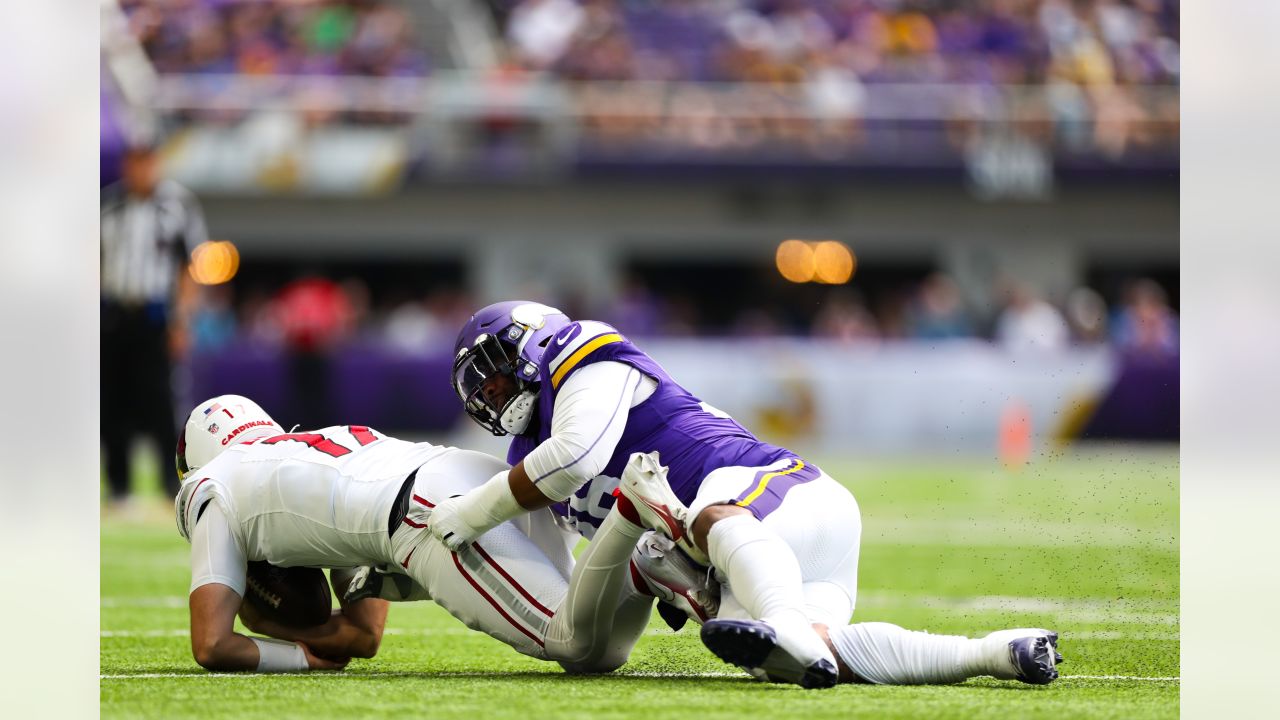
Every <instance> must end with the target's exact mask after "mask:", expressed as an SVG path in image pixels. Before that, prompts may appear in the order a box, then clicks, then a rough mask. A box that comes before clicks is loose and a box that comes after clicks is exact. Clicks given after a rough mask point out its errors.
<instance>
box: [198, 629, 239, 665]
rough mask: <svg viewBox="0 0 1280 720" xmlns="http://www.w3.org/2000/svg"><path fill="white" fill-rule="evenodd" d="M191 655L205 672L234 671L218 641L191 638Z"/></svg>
mask: <svg viewBox="0 0 1280 720" xmlns="http://www.w3.org/2000/svg"><path fill="white" fill-rule="evenodd" d="M191 655H192V656H193V657H194V658H195V660H196V664H197V665H199V666H200V667H202V668H204V669H205V670H211V671H214V672H218V671H226V670H232V669H234V668H231V667H230V666H229V664H228V659H227V657H226V654H225V653H223V652H222V650H221V647H220V643H219V642H218V641H217V640H216V639H209V638H199V639H198V638H195V637H193V638H191Z"/></svg>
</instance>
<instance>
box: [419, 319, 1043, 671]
mask: <svg viewBox="0 0 1280 720" xmlns="http://www.w3.org/2000/svg"><path fill="white" fill-rule="evenodd" d="M453 385H454V389H455V390H456V391H457V393H458V396H459V398H460V399H461V400H462V402H463V404H464V407H465V409H466V411H467V413H468V415H470V416H471V417H472V419H473V420H475V421H476V422H477V423H479V424H480V425H481V426H483V427H485V428H487V429H488V430H489V431H490V432H492V433H494V434H495V435H511V436H513V437H512V442H511V446H510V449H509V452H508V461H509V462H510V463H511V465H512V466H513V467H512V468H511V470H510V471H509V472H508V471H503V472H501V473H498V474H497V475H495V476H494V477H493V478H492V479H491V480H490V481H489V482H488V483H486V484H485V485H482V486H481V487H479V488H476V489H475V490H473V491H471V492H468V493H467V494H466V495H463V496H459V497H455V498H451V499H450V500H447V501H445V502H443V503H441V504H440V505H439V506H438V507H437V508H436V509H435V512H434V515H433V516H432V519H431V521H430V531H431V532H432V533H433V534H434V535H436V536H437V537H439V538H440V539H441V540H442V541H443V542H444V543H445V544H446V545H448V546H450V547H454V548H456V547H461V546H463V545H466V544H467V543H469V542H470V541H471V540H472V539H474V538H475V537H477V536H478V535H480V534H482V533H483V532H485V531H486V530H488V529H489V528H492V527H495V526H496V525H498V524H500V523H502V522H505V521H506V520H509V519H511V518H513V517H516V516H518V515H520V514H522V513H524V512H528V511H530V510H533V509H537V508H541V507H546V506H548V505H552V506H553V507H554V508H555V509H556V510H557V511H558V512H559V513H560V515H561V516H563V517H564V518H566V519H567V520H568V521H569V522H570V523H572V524H573V525H574V526H575V527H576V528H577V529H578V531H579V532H580V533H581V534H582V535H583V536H585V537H587V538H588V539H590V538H591V537H592V536H593V534H594V532H595V529H596V528H597V527H599V525H600V523H601V522H602V521H603V519H604V518H605V517H606V516H607V515H608V513H609V510H610V508H611V507H612V506H613V504H614V499H615V498H614V496H615V493H619V492H620V493H621V494H623V495H625V496H626V497H627V498H628V500H630V501H631V503H632V504H633V505H634V506H635V509H636V511H637V512H638V514H639V516H640V520H641V522H643V523H644V524H646V525H648V526H649V527H651V528H653V529H654V530H656V531H659V532H661V533H663V534H664V535H666V536H667V537H669V538H670V539H671V540H673V541H675V543H676V546H677V547H678V548H679V549H680V550H682V551H683V552H684V553H686V554H687V555H688V556H689V557H690V558H692V559H694V560H695V561H698V562H700V563H702V564H704V565H710V566H711V567H713V568H714V569H715V577H716V579H717V580H719V581H720V582H721V583H722V593H721V601H720V605H719V608H718V612H717V615H716V618H715V619H712V620H708V621H707V622H705V623H704V624H703V628H702V639H703V642H704V644H706V645H707V647H708V648H709V649H710V650H711V651H712V652H714V653H715V654H716V655H717V656H719V657H720V658H722V659H724V660H726V661H728V662H731V663H733V664H735V665H739V666H741V667H743V668H744V669H746V670H747V671H748V672H750V673H751V674H753V675H754V676H756V677H758V678H762V679H764V678H768V679H772V680H775V681H784V682H791V683H795V684H798V685H801V686H804V687H813V688H818V687H829V686H831V685H834V684H835V683H836V682H838V681H841V680H843V681H859V682H873V683H922V682H957V681H960V680H963V679H965V678H967V677H972V676H976V675H994V676H995V677H1000V678H1007V679H1015V678H1016V679H1020V680H1023V681H1025V682H1032V683H1044V682H1050V681H1052V680H1053V679H1054V678H1056V677H1057V671H1056V669H1055V667H1054V665H1055V662H1056V660H1057V659H1058V657H1057V654H1056V647H1055V645H1056V642H1057V635H1056V634H1054V633H1051V632H1049V631H1046V630H1039V629H1026V630H1006V631H1000V632H997V633H992V634H991V635H988V636H987V637H985V638H981V639H969V638H964V637H952V636H938V635H928V634H926V633H915V632H910V631H907V630H904V629H902V628H899V627H897V626H894V625H889V624H887V623H860V624H856V625H848V622H849V619H850V617H851V616H852V614H853V608H854V600H855V598H856V589H857V563H858V545H859V540H860V535H861V520H860V516H859V512H858V506H857V503H856V502H855V501H854V498H853V496H852V495H851V494H850V493H849V491H848V490H847V489H845V488H844V487H843V486H842V485H840V484H839V483H838V482H836V481H835V480H833V479H832V478H831V477H830V476H828V475H827V474H826V473H824V472H823V471H822V470H820V469H819V468H817V467H815V466H814V465H812V464H811V463H809V462H807V461H806V460H804V459H803V458H801V457H799V456H798V455H796V454H795V453H792V452H790V451H788V450H786V449H784V448H780V447H777V446H775V445H771V444H769V443H765V442H762V441H760V440H759V439H757V438H756V437H755V436H754V435H752V434H751V433H750V432H749V431H748V430H747V429H746V428H744V427H742V426H741V425H739V424H738V423H737V422H735V421H734V420H733V419H732V418H730V417H729V416H727V415H725V414H724V413H722V412H720V411H719V410H716V409H715V408H714V407H711V406H709V405H707V404H706V403H704V402H702V401H701V400H699V399H698V398H697V397H694V396H693V395H692V394H691V393H689V392H688V391H687V390H685V389H684V388H683V387H681V386H680V385H679V384H678V383H677V382H676V381H675V380H674V379H672V378H671V377H670V376H669V375H667V373H666V371H665V370H663V369H662V367H661V366H659V365H658V363H656V362H654V360H653V359H652V358H650V357H649V356H648V355H646V354H645V353H644V352H643V351H641V350H640V349H639V348H637V347H636V346H635V345H633V344H632V343H631V342H630V341H628V340H627V339H626V338H625V337H624V336H623V335H622V334H621V333H619V332H618V331H617V330H616V329H615V328H613V327H611V326H609V325H606V324H605V323H600V322H595V321H589V320H584V321H578V322H573V321H571V320H570V319H569V318H568V317H567V316H565V315H564V314H563V313H561V312H560V311H559V310H556V309H555V308H551V307H548V306H546V305H541V304H538V303H533V302H525V301H509V302H503V303H496V304H494V305H490V306H488V307H485V308H482V309H481V310H479V311H478V312H477V313H476V314H475V315H474V316H472V318H471V319H470V320H469V321H468V323H467V324H466V326H465V327H463V329H462V332H461V333H460V334H459V336H458V342H457V345H456V347H455V361H454V370H453ZM637 455H639V456H641V457H639V458H637V457H635V456H637ZM695 619H700V618H695Z"/></svg>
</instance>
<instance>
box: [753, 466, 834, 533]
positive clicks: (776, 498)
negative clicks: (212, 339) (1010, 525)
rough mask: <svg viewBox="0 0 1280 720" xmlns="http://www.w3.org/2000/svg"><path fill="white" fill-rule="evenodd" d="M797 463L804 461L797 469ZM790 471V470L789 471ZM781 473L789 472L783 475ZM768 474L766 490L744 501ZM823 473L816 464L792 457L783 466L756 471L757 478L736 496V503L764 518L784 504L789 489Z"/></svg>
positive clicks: (758, 487)
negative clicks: (749, 500)
mask: <svg viewBox="0 0 1280 720" xmlns="http://www.w3.org/2000/svg"><path fill="white" fill-rule="evenodd" d="M797 463H803V465H804V467H802V468H800V469H799V470H795V469H794V468H795V467H796V464H797ZM788 471H790V472H788ZM780 473H787V474H785V475H782V474H780ZM766 475H772V476H773V477H770V478H769V480H768V484H766V485H765V488H764V492H762V493H760V494H759V495H756V496H755V498H754V499H752V500H751V502H749V503H744V501H745V500H746V498H747V497H749V496H751V495H752V493H755V492H756V491H757V490H759V489H760V483H761V481H763V480H764V477H765V476H766ZM820 475H822V471H821V470H819V469H818V468H817V467H816V466H814V465H810V464H809V463H806V462H804V461H803V460H801V459H800V458H791V460H790V461H789V462H788V463H787V464H786V465H784V466H782V467H781V468H777V469H773V470H761V471H760V472H758V473H756V476H755V479H753V480H752V481H751V484H750V485H748V486H747V489H746V490H743V491H742V494H741V495H739V496H738V497H736V498H734V504H735V505H738V506H739V507H744V508H746V509H748V510H750V511H751V514H752V515H755V516H756V519H757V520H763V519H765V517H766V516H767V515H768V514H769V513H771V512H773V511H774V510H777V509H778V508H779V507H780V506H781V505H782V500H783V498H784V497H785V496H786V494H787V491H789V490H790V489H791V488H793V487H795V486H796V485H800V484H801V483H807V482H809V481H810V480H817V479H818V477H819V476H820Z"/></svg>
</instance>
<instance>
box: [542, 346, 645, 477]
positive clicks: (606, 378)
mask: <svg viewBox="0 0 1280 720" xmlns="http://www.w3.org/2000/svg"><path fill="white" fill-rule="evenodd" d="M641 379H642V376H641V374H640V372H639V371H637V370H636V369H635V368H633V367H631V366H629V365H625V364H623V363H618V362H599V363H592V364H591V365H589V366H587V367H586V368H583V369H582V371H581V372H577V373H575V374H574V375H573V376H572V377H570V378H569V379H568V380H566V381H565V383H564V386H563V391H562V392H560V393H559V395H557V396H556V399H555V411H554V413H553V415H552V423H551V436H550V437H549V438H547V439H546V440H545V441H543V442H542V444H540V445H539V446H538V447H537V448H536V449H534V450H533V451H532V452H530V453H529V454H528V455H527V456H526V457H525V458H524V466H525V470H526V471H527V472H528V474H529V478H530V479H531V480H532V481H533V483H534V484H535V485H537V486H538V487H539V488H540V489H541V490H542V491H543V493H544V494H546V495H547V497H550V498H551V499H553V500H562V499H564V498H565V497H566V496H568V495H571V494H573V493H574V492H575V491H576V490H577V489H578V488H579V487H581V486H582V485H583V484H584V483H586V482H588V481H590V480H591V479H592V478H594V477H595V476H596V475H599V474H600V473H601V472H602V471H603V470H604V468H605V466H606V465H607V464H608V463H609V460H610V458H612V457H613V454H614V451H615V450H616V449H617V447H618V441H619V440H620V439H621V438H622V433H623V430H625V428H626V425H627V417H628V414H629V413H630V411H631V406H632V404H633V400H634V398H635V394H636V390H637V388H638V386H639V384H640V381H641Z"/></svg>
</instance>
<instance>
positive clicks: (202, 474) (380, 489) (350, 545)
mask: <svg viewBox="0 0 1280 720" xmlns="http://www.w3.org/2000/svg"><path fill="white" fill-rule="evenodd" d="M464 452H465V451H462V450H458V449H456V448H449V447H441V446H436V445H431V444H429V443H410V442H406V441H403V440H397V439H395V438H391V437H387V436H385V435H382V434H381V433H378V432H376V431H374V430H371V429H369V428H367V427H362V426H335V427H328V428H324V429H321V430H317V431H313V432H308V433H288V434H284V435H275V436H271V437H265V438H259V439H257V440H253V441H251V442H248V443H245V444H240V445H236V446H234V447H231V448H228V449H227V450H226V451H224V452H223V453H222V454H220V455H219V456H218V457H217V458H215V459H214V460H213V461H211V462H209V463H208V464H207V465H206V466H204V467H202V468H200V469H199V470H198V471H197V472H195V473H193V474H192V476H191V478H190V479H188V480H187V481H186V482H185V483H184V486H186V487H190V488H191V490H190V491H189V492H188V491H187V490H186V487H184V488H183V491H182V492H180V494H179V506H178V508H177V511H178V526H179V529H180V530H181V531H182V532H183V534H184V535H187V534H188V533H187V529H188V528H192V527H194V526H195V521H196V518H197V517H198V515H199V513H200V511H201V508H202V507H203V506H204V505H205V503H206V502H207V501H208V500H214V501H216V502H217V503H218V505H219V507H220V509H221V510H222V514H223V515H224V516H225V517H226V519H227V521H228V523H229V525H230V527H231V532H232V533H233V534H234V536H235V540H236V544H237V545H239V546H240V548H241V549H242V552H243V554H244V557H245V559H246V560H266V561H267V562H269V563H271V564H273V565H279V566H284V567H297V566H311V567H330V568H331V567H354V566H360V565H372V564H380V563H385V562H388V561H389V560H390V559H391V541H390V538H389V536H388V527H387V520H388V516H389V514H390V511H391V506H392V504H393V503H394V501H395V499H396V494H397V493H398V491H399V490H400V488H401V486H402V485H403V484H404V482H405V479H406V478H407V477H408V476H409V474H410V473H412V472H413V471H414V470H416V469H417V468H419V467H421V466H423V465H424V464H427V463H431V462H432V461H435V460H442V459H444V458H446V457H448V456H450V455H451V454H456V453H464ZM485 479H488V478H487V477H486V478H480V479H479V481H481V482H482V481H483V480H485ZM184 498H185V501H184Z"/></svg>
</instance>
